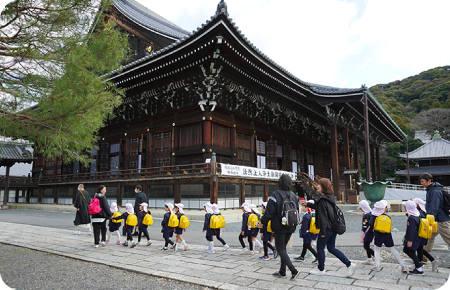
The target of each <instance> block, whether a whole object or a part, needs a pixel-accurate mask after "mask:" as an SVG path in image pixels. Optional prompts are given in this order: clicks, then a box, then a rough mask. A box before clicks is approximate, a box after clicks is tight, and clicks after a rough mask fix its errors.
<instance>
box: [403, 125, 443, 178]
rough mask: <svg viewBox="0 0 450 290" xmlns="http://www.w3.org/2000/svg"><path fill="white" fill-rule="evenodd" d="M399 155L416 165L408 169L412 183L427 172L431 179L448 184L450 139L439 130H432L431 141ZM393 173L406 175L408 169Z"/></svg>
mask: <svg viewBox="0 0 450 290" xmlns="http://www.w3.org/2000/svg"><path fill="white" fill-rule="evenodd" d="M399 156H400V158H402V159H403V160H405V162H406V159H407V158H409V162H412V163H415V165H416V167H414V168H410V169H409V176H410V180H411V183H412V184H420V181H419V176H420V175H421V174H422V173H424V172H428V173H430V174H431V175H433V181H437V182H439V183H441V184H442V185H444V186H450V141H447V140H445V139H443V138H442V137H441V135H440V134H439V131H435V132H434V136H433V138H432V139H431V141H429V142H428V143H426V144H424V145H422V146H421V147H419V148H417V149H416V150H414V151H412V152H409V153H408V156H407V155H406V154H400V155H399ZM395 174H396V175H397V176H401V177H407V176H408V170H399V171H396V172H395Z"/></svg>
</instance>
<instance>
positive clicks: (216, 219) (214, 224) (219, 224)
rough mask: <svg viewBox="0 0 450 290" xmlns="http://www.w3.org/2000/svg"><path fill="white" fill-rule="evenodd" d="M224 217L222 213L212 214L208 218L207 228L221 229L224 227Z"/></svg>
mask: <svg viewBox="0 0 450 290" xmlns="http://www.w3.org/2000/svg"><path fill="white" fill-rule="evenodd" d="M225 224H226V222H225V218H224V217H223V215H212V216H211V218H210V220H209V228H210V229H213V230H215V229H221V228H223V227H225Z"/></svg>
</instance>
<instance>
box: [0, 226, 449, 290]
mask: <svg viewBox="0 0 450 290" xmlns="http://www.w3.org/2000/svg"><path fill="white" fill-rule="evenodd" d="M14 225H15V224H13V223H7V222H0V242H2V243H6V244H11V245H16V246H21V247H26V248H30V249H34V250H38V251H43V252H47V253H53V254H57V255H61V256H65V257H69V258H74V259H79V260H83V261H88V262H93V263H99V264H105V265H108V266H111V267H116V268H119V269H124V270H128V271H134V272H138V273H142V274H147V275H153V276H156V277H161V278H165V279H174V280H178V281H182V282H189V283H194V284H198V285H202V286H205V287H211V288H216V289H225V290H226V289H230V290H234V289H249V290H251V289H276V290H284V289H289V290H302V289H332V290H341V289H342V290H344V289H345V290H369V289H394V290H397V289H398V290H420V289H438V288H440V287H441V286H442V285H443V284H445V283H446V282H447V280H448V278H449V275H450V269H447V268H438V270H437V271H436V272H432V271H431V265H430V263H428V264H427V265H425V266H424V271H425V276H414V275H409V274H406V273H401V271H400V268H399V265H398V264H389V263H382V266H383V269H382V271H380V272H374V271H372V270H371V266H369V265H364V264H363V262H364V261H352V262H353V263H355V264H356V265H357V267H356V271H355V274H354V275H353V276H352V277H350V278H347V277H346V270H347V268H346V267H345V265H343V264H342V263H341V262H340V261H339V260H338V259H336V258H334V257H333V256H332V255H328V256H327V258H326V263H325V268H326V270H327V275H325V276H314V275H310V274H309V271H310V270H312V269H315V268H316V267H317V264H312V263H311V262H312V259H310V258H307V259H306V260H305V261H304V262H297V261H295V262H293V263H294V266H295V267H296V268H297V269H298V270H299V271H300V274H299V276H298V278H297V279H296V280H293V281H291V280H290V279H288V278H278V277H275V276H272V273H274V272H276V271H277V270H278V269H279V266H280V259H276V260H275V259H273V258H271V259H270V260H268V261H261V260H259V259H258V257H259V256H260V254H255V255H253V256H251V255H248V254H242V253H241V249H229V250H227V251H225V252H222V251H221V248H220V247H217V248H216V253H215V254H207V253H206V252H205V247H206V245H195V244H190V245H189V250H188V251H182V250H179V251H177V252H174V251H173V250H169V251H160V248H161V247H162V246H163V241H160V240H152V242H153V244H152V245H151V246H144V245H140V246H137V247H135V248H133V249H131V248H129V247H124V246H122V245H115V243H111V244H107V245H106V246H105V247H99V248H94V246H93V236H92V235H74V234H73V231H72V230H63V229H53V228H45V227H39V226H31V225H30V226H27V227H24V228H23V230H22V231H21V232H20V233H17V232H11V231H10V229H11V228H12V227H13V226H14ZM42 232H45V233H46V235H45V237H42V239H41V240H40V245H39V246H37V245H36V244H35V243H33V242H32V241H31V240H27V239H26V238H23V237H28V236H39V235H40V233H42ZM114 240H115V239H114ZM122 240H123V237H122ZM294 257H295V256H292V257H291V258H294ZM405 261H407V260H406V259H405ZM408 263H409V261H408ZM174 271H176V272H174ZM289 274H290V273H289V271H288V276H290V275H289Z"/></svg>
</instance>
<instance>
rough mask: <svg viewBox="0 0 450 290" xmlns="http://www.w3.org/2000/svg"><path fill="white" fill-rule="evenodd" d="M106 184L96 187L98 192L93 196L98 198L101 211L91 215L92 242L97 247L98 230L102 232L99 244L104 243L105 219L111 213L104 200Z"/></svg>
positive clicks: (108, 217) (110, 215)
mask: <svg viewBox="0 0 450 290" xmlns="http://www.w3.org/2000/svg"><path fill="white" fill-rule="evenodd" d="M105 194H106V186H104V185H100V186H99V187H98V193H96V194H95V196H94V198H98V200H99V205H100V208H101V211H100V212H99V213H96V214H93V215H92V226H93V228H94V243H95V247H96V248H98V247H99V245H100V243H99V241H100V232H101V233H102V240H101V245H102V246H104V245H105V241H106V219H110V218H111V217H112V213H111V211H110V210H109V204H108V201H107V200H106V196H105Z"/></svg>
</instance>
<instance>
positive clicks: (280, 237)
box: [259, 174, 300, 280]
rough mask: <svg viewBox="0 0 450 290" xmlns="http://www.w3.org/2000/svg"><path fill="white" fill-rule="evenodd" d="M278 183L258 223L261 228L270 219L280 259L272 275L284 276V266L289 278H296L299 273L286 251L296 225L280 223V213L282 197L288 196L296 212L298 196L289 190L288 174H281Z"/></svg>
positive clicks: (281, 211) (289, 179)
mask: <svg viewBox="0 0 450 290" xmlns="http://www.w3.org/2000/svg"><path fill="white" fill-rule="evenodd" d="M278 185H279V187H280V190H277V191H274V192H273V193H272V195H271V196H270V197H269V201H268V202H267V208H266V211H265V213H264V216H263V217H262V218H261V223H260V225H259V227H260V228H262V226H263V225H267V223H268V222H269V221H270V220H271V221H272V224H271V225H272V230H273V231H274V233H275V234H274V236H275V248H276V249H277V252H278V255H279V256H280V259H281V265H280V270H279V271H278V272H275V273H273V275H274V276H277V277H286V266H287V267H288V268H289V270H290V271H291V280H293V279H295V278H297V276H298V274H299V273H300V272H299V271H298V270H297V269H295V267H294V265H293V264H292V261H291V259H290V258H289V255H288V254H287V252H286V245H287V243H288V242H289V239H290V238H291V235H292V233H294V232H295V229H296V226H290V227H289V226H284V225H282V218H283V217H282V213H283V197H282V196H284V197H285V198H286V197H289V198H290V199H291V200H292V201H293V202H294V203H295V204H296V207H297V214H298V197H297V196H296V195H295V194H294V193H293V192H292V191H291V186H292V179H291V178H290V177H289V175H286V174H283V175H281V176H280V178H279V179H278Z"/></svg>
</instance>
